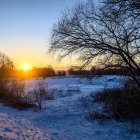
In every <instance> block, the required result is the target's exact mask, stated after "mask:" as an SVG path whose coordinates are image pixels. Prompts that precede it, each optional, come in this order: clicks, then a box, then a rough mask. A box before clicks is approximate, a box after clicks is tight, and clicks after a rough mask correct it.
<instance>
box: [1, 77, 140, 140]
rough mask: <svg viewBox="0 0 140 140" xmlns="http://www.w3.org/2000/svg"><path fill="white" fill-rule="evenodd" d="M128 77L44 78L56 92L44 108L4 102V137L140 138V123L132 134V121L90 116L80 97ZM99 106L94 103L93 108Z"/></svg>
mask: <svg viewBox="0 0 140 140" xmlns="http://www.w3.org/2000/svg"><path fill="white" fill-rule="evenodd" d="M41 80H42V79H30V80H27V81H26V89H28V90H31V89H33V88H34V87H35V86H36V84H37V83H38V81H41ZM124 80H125V77H122V76H102V77H94V78H93V79H90V80H87V79H86V78H79V77H72V76H67V77H54V78H47V79H45V80H44V81H43V83H44V84H45V87H46V90H49V91H51V92H52V93H53V94H54V99H53V100H46V101H44V104H43V109H42V110H39V111H38V110H36V109H28V110H22V111H20V110H17V109H12V108H10V107H8V106H4V105H2V104H1V105H0V140H1V139H2V140H3V139H4V140H5V139H7V140H9V139H16V140H20V139H26V140H30V139H35V140H44V139H45V140H48V139H52V140H139V139H140V135H139V130H138V129H139V126H138V125H139V123H136V125H135V127H136V130H137V131H136V132H135V133H134V134H133V135H132V134H131V133H130V131H131V124H130V122H126V121H123V122H118V121H115V120H113V119H112V120H108V121H102V120H89V119H88V118H87V115H88V112H89V109H91V108H88V107H87V108H85V107H83V106H82V103H81V102H80V99H81V98H82V97H83V98H86V97H89V96H90V94H91V92H92V93H96V92H97V91H100V90H103V89H104V88H113V87H119V86H122V85H123V82H124ZM96 108H97V106H96V105H95V106H94V104H93V109H96Z"/></svg>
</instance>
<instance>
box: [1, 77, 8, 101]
mask: <svg viewBox="0 0 140 140" xmlns="http://www.w3.org/2000/svg"><path fill="white" fill-rule="evenodd" d="M8 83H9V80H8V79H6V78H0V98H1V99H3V98H4V97H5V95H6V94H8V92H9V87H8Z"/></svg>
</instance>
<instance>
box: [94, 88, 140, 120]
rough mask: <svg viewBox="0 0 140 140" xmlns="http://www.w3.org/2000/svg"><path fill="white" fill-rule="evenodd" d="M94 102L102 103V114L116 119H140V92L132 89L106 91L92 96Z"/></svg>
mask: <svg viewBox="0 0 140 140" xmlns="http://www.w3.org/2000/svg"><path fill="white" fill-rule="evenodd" d="M94 102H104V107H103V109H104V112H108V113H109V114H110V113H111V114H112V117H115V118H118V119H132V118H133V119H134V118H139V117H140V109H139V108H140V91H139V89H137V88H133V89H128V90H127V89H125V88H123V89H106V90H104V91H103V92H102V93H101V92H99V93H97V94H95V95H94Z"/></svg>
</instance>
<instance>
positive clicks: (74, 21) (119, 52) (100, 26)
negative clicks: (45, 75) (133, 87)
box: [50, 2, 140, 85]
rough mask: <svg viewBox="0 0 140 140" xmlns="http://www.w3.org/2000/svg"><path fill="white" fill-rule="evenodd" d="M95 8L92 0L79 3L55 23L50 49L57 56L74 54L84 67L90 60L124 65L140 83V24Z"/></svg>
mask: <svg viewBox="0 0 140 140" xmlns="http://www.w3.org/2000/svg"><path fill="white" fill-rule="evenodd" d="M104 6H105V5H103V6H102V7H100V8H99V10H98V9H96V8H95V7H94V3H93V2H90V3H86V4H80V5H78V6H76V7H75V8H74V9H73V10H72V11H71V12H68V13H66V14H65V15H63V16H62V17H61V19H60V20H59V21H58V23H57V24H56V25H54V28H53V31H52V38H51V47H50V51H57V52H60V53H59V54H60V55H59V59H62V58H63V57H65V56H67V55H69V54H71V53H72V54H76V55H79V58H80V59H81V60H83V66H86V65H88V64H90V63H92V61H93V60H95V59H96V61H99V62H103V64H104V65H109V64H111V65H114V66H115V67H125V68H127V69H128V70H129V71H130V73H131V76H132V77H133V79H134V80H135V82H136V83H137V84H138V85H140V80H139V77H140V65H139V62H140V24H139V20H137V18H134V17H132V16H129V15H128V14H127V13H126V14H120V15H119V16H116V13H115V15H113V14H114V13H113V12H112V11H109V10H108V9H106V8H104Z"/></svg>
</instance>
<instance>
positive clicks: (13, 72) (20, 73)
mask: <svg viewBox="0 0 140 140" xmlns="http://www.w3.org/2000/svg"><path fill="white" fill-rule="evenodd" d="M65 75H66V72H65V71H63V70H61V71H55V70H54V69H53V68H52V67H51V66H48V67H43V68H36V67H34V68H33V69H32V70H28V71H24V70H17V69H3V68H0V78H2V77H6V78H35V77H44V78H46V77H54V76H65Z"/></svg>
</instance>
